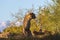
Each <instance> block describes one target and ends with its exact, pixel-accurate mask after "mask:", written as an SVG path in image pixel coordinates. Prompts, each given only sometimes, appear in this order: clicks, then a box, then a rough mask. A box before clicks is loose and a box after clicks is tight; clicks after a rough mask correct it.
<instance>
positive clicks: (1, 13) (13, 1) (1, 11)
mask: <svg viewBox="0 0 60 40" xmlns="http://www.w3.org/2000/svg"><path fill="white" fill-rule="evenodd" d="M48 3H49V4H51V5H52V3H53V2H52V1H51V0H0V21H6V20H12V17H11V13H16V12H18V10H19V9H20V8H22V9H24V8H27V9H29V8H31V7H32V4H33V5H34V8H38V7H39V6H41V7H42V6H44V5H46V6H47V4H48Z"/></svg>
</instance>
